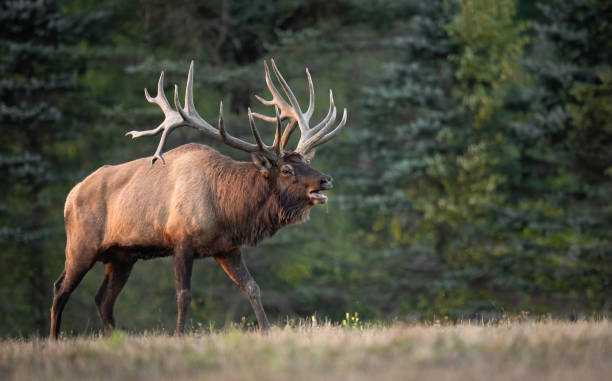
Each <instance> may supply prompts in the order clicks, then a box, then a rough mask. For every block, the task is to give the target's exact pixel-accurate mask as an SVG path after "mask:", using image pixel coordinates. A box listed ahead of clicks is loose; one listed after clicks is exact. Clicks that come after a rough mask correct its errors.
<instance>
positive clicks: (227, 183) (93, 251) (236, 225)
mask: <svg viewBox="0 0 612 381" xmlns="http://www.w3.org/2000/svg"><path fill="white" fill-rule="evenodd" d="M272 69H273V71H274V74H275V76H276V78H277V79H278V81H279V83H280V85H281V87H282V89H283V91H284V93H285V94H286V96H287V98H288V102H287V101H286V100H285V99H284V97H282V96H281V94H280V93H279V91H278V90H277V89H276V87H275V85H274V83H273V82H272V78H271V76H270V72H269V70H268V67H267V65H265V78H266V83H267V85H268V88H269V89H270V92H271V93H272V100H270V101H268V100H264V99H261V98H259V97H258V99H259V100H260V101H261V102H262V103H264V104H266V105H269V106H275V111H276V115H275V116H274V117H270V116H266V115H261V114H256V113H251V111H250V110H249V123H250V126H251V130H252V132H253V136H254V138H255V141H256V144H251V143H248V142H245V141H242V140H240V139H237V138H235V137H233V136H231V135H229V134H228V133H227V132H226V131H225V129H224V126H223V119H222V106H221V110H220V113H219V114H220V115H219V125H218V128H215V127H213V126H211V125H210V124H208V123H207V122H205V121H204V120H203V119H202V118H201V117H200V116H199V114H198V113H197V111H196V110H195V107H194V104H193V95H192V94H193V62H192V63H191V66H190V69H189V76H188V79H187V88H186V92H185V107H184V108H183V107H182V106H181V104H180V102H179V100H178V95H177V91H176V90H177V89H176V86H175V94H174V103H175V108H174V109H173V108H172V107H171V106H170V104H169V103H168V101H167V99H166V97H165V95H164V91H163V78H164V75H163V72H162V74H161V76H160V79H159V83H158V94H157V96H156V97H155V98H153V97H151V96H150V95H149V94H148V92H147V91H146V90H145V96H146V98H147V100H148V101H149V102H150V103H155V104H157V105H158V106H159V107H160V108H161V109H162V111H163V112H164V115H165V120H164V122H162V124H160V126H158V127H157V128H155V129H153V130H149V131H132V132H129V133H128V135H131V136H132V137H133V138H136V137H140V136H150V135H155V134H157V133H159V132H162V137H161V139H160V143H159V145H158V147H157V151H156V152H155V155H154V157H153V164H155V161H156V160H158V159H159V161H161V162H162V164H158V165H152V164H151V162H150V159H147V158H142V159H138V160H134V161H131V162H128V163H125V164H121V165H116V166H104V167H102V168H100V169H98V170H97V171H95V172H94V173H92V174H91V175H89V176H88V177H87V178H86V179H84V180H83V181H82V182H81V183H79V184H77V185H76V186H75V187H74V188H73V189H72V191H71V192H70V193H69V195H68V197H67V199H66V206H65V209H64V220H65V225H66V236H67V242H66V262H65V266H64V271H62V273H61V275H60V276H59V278H58V279H57V281H56V282H55V283H54V290H53V291H54V293H53V305H52V307H51V327H50V336H51V337H52V338H57V336H58V334H59V330H60V321H61V315H62V310H63V309H64V307H65V305H66V302H67V301H68V298H69V297H70V294H71V293H72V292H73V290H74V289H75V288H76V287H77V286H78V284H79V283H80V281H81V280H82V278H83V277H84V276H85V274H86V273H87V272H88V271H89V270H90V269H91V268H92V267H93V265H94V264H95V263H96V262H103V263H104V264H105V266H106V270H105V276H104V280H103V282H102V285H101V286H100V289H99V290H98V292H97V294H96V297H95V303H96V305H97V307H98V312H99V314H100V317H101V319H102V322H103V324H104V328H105V330H106V331H107V332H110V331H111V330H112V329H113V327H114V324H115V321H114V317H113V305H114V303H115V300H116V298H117V296H118V295H119V293H120V292H121V290H122V288H123V286H124V285H125V283H126V282H127V280H128V277H129V275H130V272H131V270H132V267H133V265H134V263H135V262H136V261H137V260H139V259H149V258H155V257H163V256H173V258H174V276H175V285H176V295H177V305H178V318H177V325H176V333H181V332H182V331H183V329H184V323H185V317H186V313H187V309H188V306H189V303H190V300H191V291H190V288H191V285H190V283H191V272H192V265H193V260H194V259H198V258H205V257H213V258H214V259H215V260H216V261H217V262H218V263H219V264H220V265H221V267H222V268H223V269H224V270H225V272H226V273H227V275H228V276H229V277H230V278H231V279H232V280H233V281H234V282H235V283H236V284H237V285H238V286H239V287H240V288H241V289H242V290H243V291H244V292H245V293H246V295H247V297H248V299H249V301H250V303H251V305H252V307H253V310H254V312H255V315H256V317H257V321H258V324H259V328H260V330H262V331H265V330H267V329H269V327H270V325H269V323H268V320H267V318H266V314H265V312H264V309H263V306H262V302H261V295H260V290H259V287H258V285H257V283H256V282H255V280H254V279H253V277H252V276H251V275H250V274H249V271H248V269H247V267H246V265H245V262H244V259H243V256H242V253H241V248H243V247H245V246H253V245H256V244H257V243H258V242H259V241H260V240H262V239H264V238H266V237H269V236H271V235H273V234H274V233H276V232H277V231H278V230H279V229H281V228H282V227H284V226H287V225H290V224H296V223H300V222H303V221H305V220H306V219H307V218H308V216H309V212H310V209H311V208H312V206H313V205H315V204H321V203H325V202H326V200H327V198H326V197H325V196H324V195H323V194H321V193H320V192H321V191H323V190H326V189H330V188H331V187H332V179H331V177H329V176H327V175H325V174H322V173H321V172H318V171H316V170H315V169H313V168H311V167H310V165H309V159H310V158H312V156H313V155H314V150H313V149H314V147H316V146H318V145H320V144H323V143H324V142H326V141H328V140H330V139H331V138H333V137H334V136H335V135H336V134H337V133H338V132H339V131H340V130H341V129H342V128H343V127H344V126H345V124H346V110H344V115H343V118H342V121H341V122H340V123H339V124H338V125H337V126H336V128H334V129H333V130H331V131H330V129H331V127H333V124H334V121H335V119H336V108H335V106H334V103H333V97H332V94H331V91H330V108H329V112H328V114H327V116H326V117H325V118H324V119H323V121H322V122H321V123H319V124H318V125H316V126H314V127H312V128H311V127H310V126H309V120H310V117H311V116H312V113H313V111H314V99H313V98H314V90H313V85H312V80H311V78H310V74H309V73H308V70H307V71H306V73H307V77H308V83H309V90H310V103H309V107H308V110H307V111H306V112H302V110H301V109H300V106H299V104H298V102H297V100H296V98H295V96H294V95H293V92H292V91H291V89H290V88H289V86H288V85H287V83H286V81H285V80H284V78H283V77H282V75H281V74H280V72H279V71H278V69H277V68H276V66H275V64H274V61H273V60H272ZM253 117H256V118H259V119H263V120H265V121H268V122H274V123H276V134H275V139H274V144H273V145H272V146H267V145H265V144H264V143H263V142H262V140H261V137H260V135H259V132H258V130H257V128H256V127H255V123H254V120H253ZM285 120H288V122H287V123H286V125H285V127H284V130H283V127H282V123H283V121H285ZM296 125H297V127H299V130H300V133H301V136H300V140H299V142H298V146H297V148H296V149H295V150H294V151H289V150H286V147H285V145H286V143H287V142H288V140H289V137H290V135H291V133H292V131H293V130H294V129H295V127H296ZM180 126H188V127H192V128H196V129H198V130H200V131H202V132H204V133H205V134H207V135H209V136H211V137H214V138H216V139H219V140H221V141H223V142H225V143H226V144H228V145H230V146H232V147H234V148H237V149H240V150H243V151H247V152H250V154H251V158H252V161H251V162H238V161H234V160H233V159H231V158H229V157H226V156H224V155H222V154H220V153H219V152H217V151H216V150H214V149H212V148H210V147H207V146H204V145H200V144H194V143H190V144H186V145H183V146H180V147H178V148H176V149H173V150H171V151H169V152H167V153H166V154H165V158H164V157H163V156H162V150H163V146H164V143H165V139H166V137H167V135H168V134H169V133H170V132H171V131H172V130H173V129H175V128H177V127H180ZM281 130H283V131H281ZM166 160H167V162H166Z"/></svg>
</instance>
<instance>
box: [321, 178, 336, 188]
mask: <svg viewBox="0 0 612 381" xmlns="http://www.w3.org/2000/svg"><path fill="white" fill-rule="evenodd" d="M332 181H334V179H333V178H332V177H331V176H323V178H321V189H331V187H332Z"/></svg>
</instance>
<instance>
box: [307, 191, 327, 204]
mask: <svg viewBox="0 0 612 381" xmlns="http://www.w3.org/2000/svg"><path fill="white" fill-rule="evenodd" d="M322 190H323V189H315V190H313V191H310V192H308V197H309V198H310V201H311V202H312V203H313V204H325V203H326V202H327V196H326V195H324V194H323V193H319V192H321V191H322Z"/></svg>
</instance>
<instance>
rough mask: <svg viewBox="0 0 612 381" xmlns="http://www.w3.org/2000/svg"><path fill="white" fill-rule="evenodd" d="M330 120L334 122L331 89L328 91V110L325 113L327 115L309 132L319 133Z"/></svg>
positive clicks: (334, 110) (334, 108)
mask: <svg viewBox="0 0 612 381" xmlns="http://www.w3.org/2000/svg"><path fill="white" fill-rule="evenodd" d="M330 120H336V106H335V105H334V93H333V92H332V90H331V89H329V110H328V111H327V115H325V118H323V120H322V121H321V122H320V123H319V124H317V125H316V126H314V127H313V128H311V129H310V131H312V133H315V132H317V131H319V130H320V129H321V128H324V127H325V126H327V124H328V123H329V121H330Z"/></svg>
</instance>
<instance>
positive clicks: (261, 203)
mask: <svg viewBox="0 0 612 381" xmlns="http://www.w3.org/2000/svg"><path fill="white" fill-rule="evenodd" d="M211 169H213V168H211ZM213 172H214V173H212V174H211V175H213V176H214V181H212V182H211V184H212V190H213V194H214V195H215V197H216V201H217V202H216V203H215V204H216V208H217V216H218V217H219V220H220V222H221V223H222V225H223V227H224V233H228V234H229V236H230V241H231V243H232V244H233V245H236V246H254V245H256V244H257V243H258V242H259V241H261V240H262V239H264V238H267V237H270V236H272V235H274V234H275V233H276V232H277V231H278V230H279V229H281V228H282V227H284V226H286V225H290V224H294V223H300V222H302V221H304V220H306V219H307V217H308V213H307V212H308V211H309V210H310V207H309V206H307V205H306V204H295V205H291V203H290V197H289V195H286V194H283V193H282V192H279V190H278V187H277V184H276V182H275V181H274V180H273V179H269V178H265V177H263V176H262V175H261V173H260V172H259V170H258V169H257V168H255V166H254V165H253V164H252V163H250V162H237V161H234V160H231V161H228V162H225V163H223V165H219V166H214V169H213Z"/></svg>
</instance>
